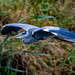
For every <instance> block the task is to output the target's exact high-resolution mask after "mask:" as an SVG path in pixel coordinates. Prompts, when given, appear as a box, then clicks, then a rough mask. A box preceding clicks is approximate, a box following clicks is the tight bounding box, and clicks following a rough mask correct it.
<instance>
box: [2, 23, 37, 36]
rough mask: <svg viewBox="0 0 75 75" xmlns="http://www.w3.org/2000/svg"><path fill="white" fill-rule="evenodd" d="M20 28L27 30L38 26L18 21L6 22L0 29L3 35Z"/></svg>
mask: <svg viewBox="0 0 75 75" xmlns="http://www.w3.org/2000/svg"><path fill="white" fill-rule="evenodd" d="M21 28H23V29H24V30H26V31H28V30H29V29H31V28H38V27H36V26H33V25H29V24H20V23H14V24H6V25H5V26H3V28H2V29H1V34H3V35H6V34H12V31H14V32H17V31H19V30H20V29H21Z"/></svg>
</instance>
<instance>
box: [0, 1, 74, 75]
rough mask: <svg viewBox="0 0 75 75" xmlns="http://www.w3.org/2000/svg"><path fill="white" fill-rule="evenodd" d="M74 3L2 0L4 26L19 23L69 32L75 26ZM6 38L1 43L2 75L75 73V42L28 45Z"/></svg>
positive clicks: (1, 24) (41, 42)
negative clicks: (72, 6) (58, 28)
mask: <svg viewBox="0 0 75 75" xmlns="http://www.w3.org/2000/svg"><path fill="white" fill-rule="evenodd" d="M71 2H72V1H71V0H66V1H65V3H64V4H63V3H62V2H61V0H57V1H56V0H26V1H24V0H7V1H6V0H0V4H1V5H0V11H1V12H0V17H1V18H0V27H2V26H3V25H5V24H8V23H15V22H16V23H28V24H32V25H36V26H39V27H43V26H58V27H63V28H67V29H69V28H70V27H71V26H72V25H74V8H72V9H70V7H71V6H70V4H71ZM71 10H72V11H71ZM22 31H23V30H22ZM0 36H2V35H1V34H0ZM2 37H3V36H2ZM4 37H5V39H4V40H0V70H1V71H0V75H18V74H20V75H21V74H26V75H43V74H44V75H49V74H54V75H62V73H63V74H64V75H71V74H75V43H69V42H63V41H60V40H56V39H54V38H53V39H47V40H43V41H39V42H37V43H33V44H28V45H25V44H23V43H22V40H21V39H12V38H9V36H4Z"/></svg>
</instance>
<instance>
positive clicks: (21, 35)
mask: <svg viewBox="0 0 75 75" xmlns="http://www.w3.org/2000/svg"><path fill="white" fill-rule="evenodd" d="M25 35H26V32H22V33H20V34H18V35H15V36H12V37H11V38H22V39H23V38H24V37H25Z"/></svg>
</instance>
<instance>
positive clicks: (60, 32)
mask: <svg viewBox="0 0 75 75" xmlns="http://www.w3.org/2000/svg"><path fill="white" fill-rule="evenodd" d="M41 29H42V30H43V31H46V32H50V33H52V34H54V35H55V36H57V37H60V38H61V39H64V40H66V41H70V42H75V33H73V32H71V31H69V30H68V29H65V28H60V27H52V26H47V27H42V28H41Z"/></svg>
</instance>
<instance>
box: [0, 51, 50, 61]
mask: <svg viewBox="0 0 75 75" xmlns="http://www.w3.org/2000/svg"><path fill="white" fill-rule="evenodd" d="M20 52H25V53H31V54H35V55H43V56H49V55H48V54H41V53H35V52H29V51H25V50H21V51H18V52H14V53H12V54H9V55H7V56H4V57H2V58H0V60H2V59H5V58H7V57H10V56H12V55H16V54H18V53H20Z"/></svg>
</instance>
